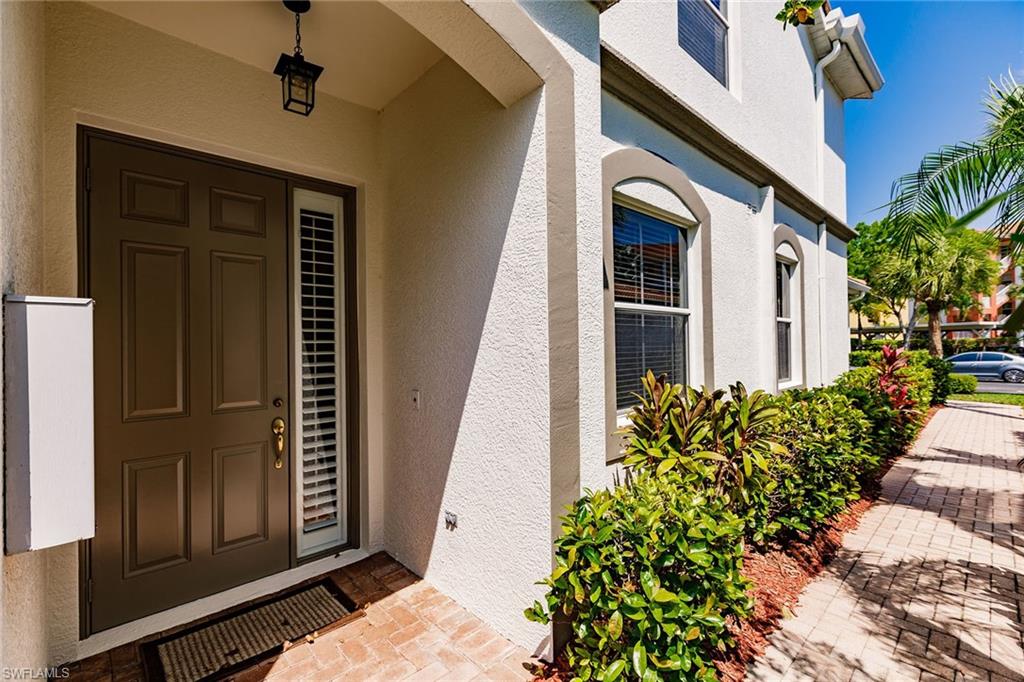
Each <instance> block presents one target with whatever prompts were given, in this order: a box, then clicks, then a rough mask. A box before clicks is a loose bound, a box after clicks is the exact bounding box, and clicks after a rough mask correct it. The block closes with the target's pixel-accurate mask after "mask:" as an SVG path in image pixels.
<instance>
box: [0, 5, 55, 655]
mask: <svg viewBox="0 0 1024 682" xmlns="http://www.w3.org/2000/svg"><path fill="white" fill-rule="evenodd" d="M42 35H43V6H42V5H41V4H36V3H10V2H4V3H0V64H2V65H3V69H0V92H3V93H4V96H3V97H2V98H0V188H2V191H0V288H2V290H3V293H4V294H8V293H14V292H18V293H22V292H29V291H31V290H38V288H39V287H41V286H42V281H43V260H42V247H43V240H42V231H41V230H40V229H39V216H40V215H41V214H42V212H43V195H42V192H41V191H40V189H41V187H42V181H43V159H42V148H43V127H42V125H41V124H40V121H41V120H42V116H43V96H44V93H43V41H42ZM2 354H3V351H2V345H0V357H2ZM2 400H3V399H2V397H0V407H2ZM0 438H2V435H0ZM0 495H2V491H0ZM50 555H57V556H66V555H67V551H66V549H65V548H58V549H57V550H55V551H54V552H50V553H33V554H26V555H21V556H13V557H8V556H0V571H2V577H0V605H2V608H0V665H12V664H15V663H17V662H21V661H26V662H28V661H31V662H39V661H44V660H45V657H46V641H47V637H46V632H47V627H48V623H47V620H46V618H45V612H46V609H47V603H46V575H47V563H48V559H49V557H50Z"/></svg>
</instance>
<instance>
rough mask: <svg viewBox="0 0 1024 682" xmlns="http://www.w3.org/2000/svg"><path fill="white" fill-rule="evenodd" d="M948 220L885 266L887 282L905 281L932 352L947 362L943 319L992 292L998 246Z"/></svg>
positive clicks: (985, 235)
mask: <svg viewBox="0 0 1024 682" xmlns="http://www.w3.org/2000/svg"><path fill="white" fill-rule="evenodd" d="M956 222H957V221H954V220H953V219H952V218H951V217H949V216H946V217H945V218H944V219H943V223H942V225H940V226H938V227H933V228H932V229H931V231H930V233H931V240H930V241H929V242H927V243H926V244H920V245H918V246H917V247H916V248H914V249H912V250H911V251H910V252H909V253H907V254H900V255H899V256H896V257H894V258H892V259H890V260H889V261H887V262H886V264H885V265H884V267H883V268H882V272H880V273H879V274H880V277H881V278H882V279H889V278H891V279H893V280H895V279H902V280H904V281H905V282H906V286H907V287H908V289H909V294H910V297H911V298H912V299H913V300H914V301H915V302H916V303H917V304H918V305H920V306H921V307H922V308H924V311H925V312H926V313H927V315H928V351H929V352H930V353H931V354H932V355H935V356H938V357H941V356H942V326H941V325H942V314H943V312H945V311H946V310H947V309H948V308H950V307H951V306H956V307H959V308H961V309H965V308H967V307H969V306H970V305H972V304H973V299H974V296H975V294H979V293H986V292H990V291H992V287H993V285H994V284H995V282H996V279H997V278H998V277H999V261H997V260H995V259H994V258H993V257H992V253H993V251H995V250H996V249H997V248H998V246H999V243H998V241H997V240H996V239H995V237H993V236H992V235H991V234H987V233H984V232H977V231H975V230H972V229H970V228H966V227H963V226H960V225H957V224H956Z"/></svg>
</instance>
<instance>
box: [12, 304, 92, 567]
mask: <svg viewBox="0 0 1024 682" xmlns="http://www.w3.org/2000/svg"><path fill="white" fill-rule="evenodd" d="M92 308H93V302H92V300H91V299H87V298H85V299H83V298H50V297H45V296H6V297H5V298H4V389H5V395H4V407H5V409H4V413H5V415H4V416H5V419H6V433H7V437H6V443H5V450H6V453H5V461H6V467H5V477H4V478H5V480H4V485H5V488H4V493H5V494H4V499H5V501H6V512H7V518H6V524H5V526H4V528H5V534H4V549H5V551H6V552H7V553H8V554H16V553H18V552H26V551H28V550H33V549H42V548H44V547H53V546H55V545H61V544H64V543H66V542H74V541H76V540H81V539H83V538H91V537H92V536H93V534H94V532H95V505H94V501H93V498H94V490H95V485H94V480H93V370H92V364H93V361H92V357H93V356H92Z"/></svg>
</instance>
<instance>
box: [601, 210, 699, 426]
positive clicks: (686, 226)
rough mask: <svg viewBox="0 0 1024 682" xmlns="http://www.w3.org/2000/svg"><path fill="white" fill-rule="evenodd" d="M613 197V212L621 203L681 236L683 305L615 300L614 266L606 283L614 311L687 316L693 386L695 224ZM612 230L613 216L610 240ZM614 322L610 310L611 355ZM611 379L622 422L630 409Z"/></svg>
mask: <svg viewBox="0 0 1024 682" xmlns="http://www.w3.org/2000/svg"><path fill="white" fill-rule="evenodd" d="M612 197H613V201H612V209H613V211H614V207H615V206H622V207H624V208H628V209H631V210H633V211H636V212H638V213H642V214H644V215H646V216H649V217H651V218H653V219H655V220H660V221H662V222H665V223H668V224H670V225H674V226H675V227H677V228H678V229H679V236H680V239H679V245H680V249H679V268H680V274H681V277H680V282H679V284H680V294H681V299H682V302H683V304H684V305H682V306H663V305H651V304H645V303H633V302H629V301H617V300H615V268H614V267H612V269H611V271H610V272H609V273H608V276H609V283H608V284H609V287H610V288H611V295H612V307H613V309H614V310H629V311H634V312H641V313H653V314H657V315H665V316H678V317H684V318H686V327H685V329H686V332H685V334H686V338H685V339H684V343H683V346H684V348H685V351H686V355H685V357H684V358H683V362H684V364H685V369H684V372H685V375H686V377H687V383H688V384H690V385H693V383H694V382H693V380H692V372H693V368H694V366H695V364H696V363H695V362H694V350H693V347H694V346H695V345H696V344H694V343H693V332H692V328H693V311H692V309H691V307H690V301H691V300H692V299H691V296H692V293H691V287H693V286H695V282H694V277H693V273H692V270H693V267H691V263H690V253H691V248H692V246H693V233H692V228H693V227H694V223H693V221H692V220H690V219H688V218H686V217H684V216H680V215H677V214H672V213H669V212H667V211H665V210H664V209H661V208H658V207H654V206H651V205H650V204H647V203H646V202H643V201H640V200H638V199H635V198H633V197H629V196H627V195H624V194H621V193H619V192H614V191H613V193H612ZM614 231H615V220H614V218H613V219H612V232H613V243H614ZM613 248H614V247H613ZM614 325H615V316H614V313H613V315H612V330H611V335H610V336H611V339H612V352H613V354H617V353H618V348H617V346H616V342H615V338H616V337H615V328H614ZM612 378H613V385H612V387H611V395H612V402H613V405H615V414H616V416H617V417H618V420H617V421H619V422H624V420H625V415H626V414H627V413H628V412H629V408H619V407H618V404H617V403H618V387H617V386H616V385H615V379H616V375H615V374H613V375H612Z"/></svg>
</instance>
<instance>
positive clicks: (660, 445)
mask: <svg viewBox="0 0 1024 682" xmlns="http://www.w3.org/2000/svg"><path fill="white" fill-rule="evenodd" d="M642 383H643V387H644V395H643V396H641V397H640V404H639V405H637V406H636V407H635V408H633V410H632V411H631V412H630V413H629V415H628V418H629V421H630V424H629V426H628V427H626V429H625V432H624V433H625V434H626V436H627V441H626V457H625V460H624V461H623V464H625V466H626V467H628V468H630V469H632V470H638V471H653V472H655V473H656V474H657V475H659V476H660V475H662V474H666V473H675V474H678V476H679V480H680V484H681V485H683V486H684V487H686V488H688V489H692V490H696V491H704V490H710V491H711V492H712V493H713V494H714V495H715V496H718V497H723V498H725V499H726V500H727V501H728V502H729V503H731V504H732V509H733V510H734V511H735V512H736V513H737V514H740V515H741V516H744V517H747V516H748V515H754V516H760V517H762V518H763V516H764V510H765V509H767V508H768V507H769V502H768V497H769V496H770V495H771V493H772V491H773V489H774V487H775V480H774V479H773V478H772V477H771V475H770V473H769V468H770V467H769V464H768V462H769V459H770V458H771V457H772V455H773V454H778V453H781V452H784V451H785V448H783V447H782V446H781V445H779V443H778V442H776V440H775V439H774V438H773V433H774V430H775V419H776V418H777V416H778V409H777V408H776V407H774V406H773V404H772V402H773V401H772V399H771V396H769V395H768V394H767V393H765V392H764V391H754V392H753V393H751V394H748V393H747V391H746V389H745V388H744V387H743V384H736V385H735V386H731V387H730V388H729V392H730V399H728V400H725V399H724V397H725V391H722V390H717V391H711V390H710V389H708V388H706V387H705V388H702V389H700V390H697V389H694V388H692V387H684V386H681V385H679V384H669V383H667V382H666V381H664V380H663V379H657V378H655V376H654V375H653V374H652V373H651V372H648V373H647V375H646V376H645V377H644V378H643V380H642ZM751 528H752V537H754V539H755V540H758V541H760V540H761V531H762V530H764V529H763V528H762V527H761V524H752V526H751Z"/></svg>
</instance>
